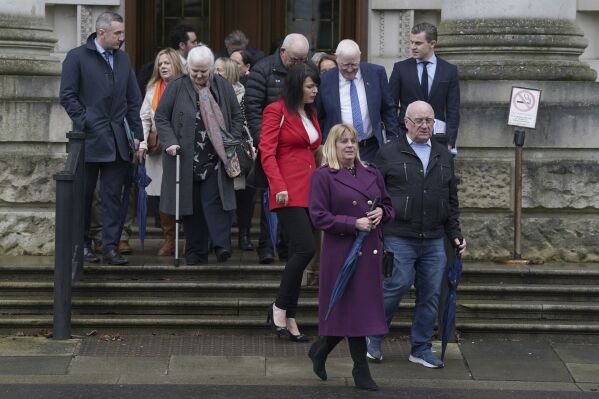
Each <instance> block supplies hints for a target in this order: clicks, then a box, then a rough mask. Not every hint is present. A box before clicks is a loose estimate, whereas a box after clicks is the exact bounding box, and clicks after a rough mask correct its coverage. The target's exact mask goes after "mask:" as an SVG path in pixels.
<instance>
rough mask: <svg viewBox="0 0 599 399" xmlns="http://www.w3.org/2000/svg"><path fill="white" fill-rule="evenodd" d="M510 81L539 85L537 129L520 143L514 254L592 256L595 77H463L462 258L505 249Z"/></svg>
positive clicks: (597, 256)
mask: <svg viewBox="0 0 599 399" xmlns="http://www.w3.org/2000/svg"><path fill="white" fill-rule="evenodd" d="M512 85H516V86H523V87H533V88H538V89H541V90H542V95H541V107H540V110H539V115H538V122H537V129H536V130H529V131H528V132H527V135H526V143H525V145H524V167H523V169H524V170H523V183H522V185H523V195H522V197H523V198H522V208H523V219H522V255H523V256H524V257H527V258H540V259H544V260H546V261H569V262H597V261H599V246H597V242H599V241H598V238H599V237H598V231H599V159H598V157H597V148H598V147H599V135H598V134H597V133H598V130H599V84H598V83H596V82H539V81H520V82H511V81H485V82H482V81H463V82H462V85H461V87H462V108H461V117H462V122H461V127H460V138H459V141H458V142H459V155H458V157H457V159H456V169H457V172H458V175H459V176H460V180H461V182H460V186H459V194H460V206H461V209H462V217H461V221H462V227H463V233H464V236H465V237H466V238H467V240H468V242H469V250H468V258H470V259H480V260H486V259H493V258H496V257H508V256H511V255H512V252H513V232H514V228H513V207H514V205H513V204H514V199H513V196H514V194H513V186H514V158H515V156H514V152H515V147H514V145H513V130H514V128H513V127H510V126H507V124H506V123H507V116H508V111H509V107H508V106H509V98H510V92H511V87H512Z"/></svg>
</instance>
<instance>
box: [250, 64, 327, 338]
mask: <svg viewBox="0 0 599 399" xmlns="http://www.w3.org/2000/svg"><path fill="white" fill-rule="evenodd" d="M319 83H320V77H319V74H318V71H317V70H316V68H315V67H314V66H313V65H308V64H306V63H301V64H296V65H293V66H291V67H290V68H289V71H288V74H287V77H286V78H285V86H284V88H283V92H282V94H281V98H279V100H277V101H275V102H274V103H272V104H270V105H269V106H267V107H266V109H265V110H264V114H263V118H262V132H261V134H260V144H259V147H258V148H259V150H260V155H261V157H262V167H263V168H264V173H265V174H266V177H267V178H268V185H269V189H270V198H269V206H270V210H271V211H276V212H277V216H278V220H279V225H280V226H281V228H282V229H283V232H284V234H285V236H286V237H288V238H289V258H288V260H287V265H286V266H285V270H284V271H283V275H282V277H281V284H280V286H279V290H278V292H277V298H276V301H275V302H274V303H273V304H272V306H271V307H270V308H269V310H268V318H267V322H269V323H270V326H271V328H272V329H273V330H274V331H275V332H276V333H277V335H278V336H279V337H286V338H289V339H290V340H291V341H293V342H304V341H308V338H307V337H306V336H304V335H302V334H301V333H300V332H299V328H298V327H297V323H296V321H295V313H296V310H297V301H298V298H299V292H300V287H301V283H302V275H303V273H304V269H305V268H306V266H307V265H308V263H309V262H310V259H312V257H313V256H314V253H315V243H314V235H313V233H312V224H311V222H310V217H309V215H308V196H309V192H310V180H311V177H312V173H314V170H315V169H316V164H315V162H314V151H315V150H316V149H317V148H318V146H319V145H320V143H321V141H322V134H321V133H320V127H319V126H318V118H317V117H316V109H315V108H314V106H313V103H314V99H315V98H316V93H318V84H319Z"/></svg>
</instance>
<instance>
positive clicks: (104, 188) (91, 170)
mask: <svg viewBox="0 0 599 399" xmlns="http://www.w3.org/2000/svg"><path fill="white" fill-rule="evenodd" d="M130 166H131V164H130V163H129V161H124V160H122V159H121V158H120V157H119V156H118V155H117V156H116V161H113V162H86V163H85V203H84V216H83V217H84V219H83V221H84V226H85V237H84V239H85V245H88V246H89V245H91V237H90V233H89V228H90V225H91V211H92V201H93V198H94V190H95V189H96V183H97V180H98V174H99V175H100V200H101V201H100V202H101V204H102V248H103V251H104V252H107V251H108V250H109V249H116V248H117V246H118V243H119V240H120V239H121V218H120V214H119V213H120V209H121V202H122V198H123V184H124V182H125V178H126V177H127V174H128V173H130V169H129V168H130Z"/></svg>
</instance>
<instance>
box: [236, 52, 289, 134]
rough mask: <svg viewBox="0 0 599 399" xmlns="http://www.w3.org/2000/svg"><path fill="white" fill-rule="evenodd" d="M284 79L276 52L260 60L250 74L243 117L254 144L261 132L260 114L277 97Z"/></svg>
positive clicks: (285, 69)
mask: <svg viewBox="0 0 599 399" xmlns="http://www.w3.org/2000/svg"><path fill="white" fill-rule="evenodd" d="M286 77H287V68H286V67H285V65H283V62H282V61H281V57H280V56H279V52H278V51H277V52H275V53H274V54H271V55H269V56H268V57H265V58H263V59H261V60H260V61H259V62H258V63H257V64H256V65H254V67H253V68H252V70H251V72H250V77H249V78H248V81H247V84H246V88H245V116H246V118H247V122H248V125H249V128H250V132H251V133H252V137H253V139H254V143H255V144H257V143H258V141H259V140H260V132H261V131H262V112H263V111H264V108H266V106H267V105H268V104H270V103H272V102H274V101H275V100H276V99H277V98H278V97H279V95H280V94H281V91H282V90H283V86H284V84H285V78H286Z"/></svg>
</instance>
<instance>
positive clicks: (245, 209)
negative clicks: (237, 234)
mask: <svg viewBox="0 0 599 399" xmlns="http://www.w3.org/2000/svg"><path fill="white" fill-rule="evenodd" d="M235 199H236V200H237V226H239V231H242V230H249V229H250V227H251V226H252V217H253V216H254V205H255V204H256V189H255V188H253V187H250V186H246V187H245V189H244V190H237V191H235Z"/></svg>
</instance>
